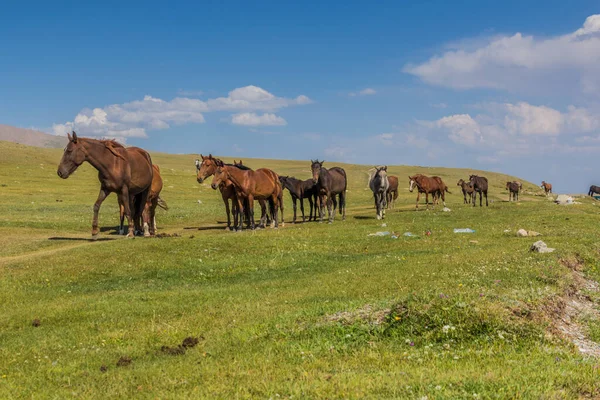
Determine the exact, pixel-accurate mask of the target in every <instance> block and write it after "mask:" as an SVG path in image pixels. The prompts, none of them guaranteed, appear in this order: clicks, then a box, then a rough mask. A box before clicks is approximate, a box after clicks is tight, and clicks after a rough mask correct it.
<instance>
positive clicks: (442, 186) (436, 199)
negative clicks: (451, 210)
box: [432, 176, 452, 206]
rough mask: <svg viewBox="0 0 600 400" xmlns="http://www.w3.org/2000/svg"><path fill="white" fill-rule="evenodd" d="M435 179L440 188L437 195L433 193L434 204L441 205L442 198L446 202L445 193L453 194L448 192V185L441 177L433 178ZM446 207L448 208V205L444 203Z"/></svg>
mask: <svg viewBox="0 0 600 400" xmlns="http://www.w3.org/2000/svg"><path fill="white" fill-rule="evenodd" d="M432 178H433V179H435V180H436V181H437V182H438V184H439V185H440V186H439V190H438V191H436V192H435V193H433V204H434V205H436V204H439V202H440V197H442V199H443V200H444V201H445V198H444V196H443V194H444V193H448V194H452V193H450V191H449V190H448V185H446V184H445V183H444V181H443V180H442V178H440V177H439V176H432ZM444 206H446V203H445V202H444Z"/></svg>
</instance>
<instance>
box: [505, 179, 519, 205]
mask: <svg viewBox="0 0 600 400" xmlns="http://www.w3.org/2000/svg"><path fill="white" fill-rule="evenodd" d="M520 189H521V185H520V182H515V181H513V182H506V190H508V201H513V200H514V201H519V190H520Z"/></svg>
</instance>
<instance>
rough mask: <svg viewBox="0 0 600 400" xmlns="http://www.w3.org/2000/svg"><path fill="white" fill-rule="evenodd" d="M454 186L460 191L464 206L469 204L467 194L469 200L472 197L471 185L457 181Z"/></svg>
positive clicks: (460, 180)
mask: <svg viewBox="0 0 600 400" xmlns="http://www.w3.org/2000/svg"><path fill="white" fill-rule="evenodd" d="M456 186H459V187H460V188H461V189H462V193H463V198H464V204H469V200H467V194H468V195H469V198H471V197H472V195H473V186H471V183H470V182H465V181H464V180H462V179H459V180H458V182H457V183H456Z"/></svg>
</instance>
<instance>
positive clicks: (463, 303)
mask: <svg viewBox="0 0 600 400" xmlns="http://www.w3.org/2000/svg"><path fill="white" fill-rule="evenodd" d="M61 155H62V150H60V149H58V150H56V149H40V148H33V147H27V146H23V145H17V144H12V143H7V142H0V398H32V399H65V398H84V399H86V398H90V399H93V398H153V399H154V398H160V399H166V398H189V399H197V398H220V399H234V398H265V399H268V398H272V399H279V398H295V399H304V398H376V399H382V398H402V399H405V398H406V399H423V398H427V399H445V398H448V399H505V398H518V399H520V398H522V399H530V398H534V399H539V398H550V399H573V398H594V397H598V396H600V363H599V362H598V360H597V359H596V358H595V357H593V356H590V355H586V354H583V353H582V352H581V351H580V350H579V348H578V347H581V346H578V345H577V344H576V343H577V341H574V339H573V334H569V333H565V332H564V329H561V327H563V328H564V326H565V324H566V325H567V326H568V327H570V328H572V329H573V330H576V331H577V332H579V333H580V336H582V337H583V339H582V340H584V341H585V342H586V343H587V344H588V345H589V346H591V347H592V348H595V347H594V346H595V342H594V341H595V340H600V322H598V321H597V319H596V313H595V311H594V304H595V303H596V302H597V300H598V299H599V295H598V293H596V290H595V288H596V285H595V284H594V283H593V281H596V280H598V279H600V270H599V269H598V267H599V265H600V264H599V260H600V253H599V252H600V239H599V235H598V233H599V232H600V230H599V223H600V214H599V212H598V211H599V209H600V206H599V205H596V203H597V202H596V201H595V200H593V199H591V198H589V197H582V198H578V199H577V201H578V202H580V203H581V204H574V205H570V206H559V205H556V204H554V203H553V202H552V201H551V200H550V199H547V198H546V197H545V196H543V194H542V191H541V189H540V188H539V186H538V185H539V183H537V182H536V183H535V184H534V183H530V182H524V181H522V182H523V183H524V185H523V186H524V187H523V188H524V194H522V195H521V201H519V202H518V203H514V202H511V203H509V202H508V192H507V191H506V190H505V184H506V181H507V180H512V179H517V178H516V177H509V176H507V175H502V174H498V173H491V172H483V171H474V170H464V169H448V168H434V167H411V166H400V165H398V166H388V174H391V175H397V176H399V179H400V195H399V198H398V200H397V202H396V208H395V209H394V210H388V212H387V214H386V218H385V220H384V221H378V220H377V219H376V218H375V209H374V206H373V201H372V196H371V192H370V190H369V189H368V187H367V178H368V169H369V168H370V167H371V166H364V165H346V164H333V163H330V162H326V163H325V166H326V167H328V166H329V167H330V166H333V165H339V166H342V167H343V168H345V169H346V171H347V175H348V179H349V187H348V195H347V219H346V221H341V218H340V216H339V215H336V219H335V222H334V223H333V224H331V225H330V224H327V223H323V224H321V223H312V222H311V223H304V224H302V223H298V224H291V223H290V221H291V216H292V214H293V213H292V202H291V199H290V196H289V193H288V192H287V191H286V192H285V195H284V199H285V212H284V217H285V220H286V221H287V222H286V223H285V226H283V227H281V228H280V229H277V230H275V229H263V230H257V231H243V232H226V231H225V229H224V228H225V225H224V221H225V213H224V206H223V203H222V200H221V198H220V195H219V194H218V192H215V191H214V190H212V189H211V188H210V179H208V181H207V182H205V183H204V184H202V185H200V184H198V183H197V182H196V177H195V166H194V160H195V159H196V158H197V155H194V154H190V155H170V154H161V153H154V154H152V157H153V161H154V162H155V163H156V164H158V165H159V166H160V167H161V171H162V176H163V179H164V189H163V192H162V194H161V197H162V198H163V199H164V200H165V201H166V202H167V203H168V205H169V210H168V211H164V210H161V209H159V210H158V211H157V218H156V219H157V224H158V228H159V232H160V233H167V234H169V235H173V234H177V235H173V237H161V238H146V239H145V238H135V239H125V238H124V237H122V236H119V235H117V234H116V228H117V223H118V209H117V200H116V196H115V195H114V194H113V195H111V196H109V197H108V198H107V200H106V201H105V202H104V204H103V206H102V208H101V210H100V220H99V221H100V227H101V229H102V231H101V234H100V239H99V240H98V241H91V240H89V239H90V237H91V220H92V206H93V203H94V201H95V200H96V197H97V194H98V189H99V184H98V180H97V176H96V171H95V170H93V168H92V167H91V166H89V165H88V164H84V165H82V166H81V167H80V168H79V170H78V171H77V172H76V173H75V174H74V175H72V176H71V177H70V178H69V179H67V180H62V179H60V178H59V177H58V176H57V174H56V167H57V165H58V162H59V160H60V157H61ZM223 159H224V160H225V161H227V162H231V161H232V159H231V158H229V157H223ZM244 163H245V164H246V165H248V166H250V167H252V168H260V167H266V168H271V169H273V170H274V171H276V172H277V173H279V174H280V175H291V176H295V177H297V178H303V179H307V178H309V175H310V163H309V161H306V160H305V161H279V160H259V159H247V160H246V159H244ZM401 163H402V160H398V164H401ZM419 172H420V173H424V174H428V175H439V176H440V177H442V178H443V179H444V181H445V182H446V183H447V184H448V186H449V188H450V191H451V192H452V194H449V195H447V198H446V200H447V206H448V207H449V208H450V209H451V211H450V212H443V211H442V207H441V206H436V207H435V208H434V209H431V210H429V211H426V210H425V204H424V202H423V200H422V202H421V205H420V207H419V211H418V212H417V211H415V198H416V193H409V191H408V175H409V174H415V173H419ZM474 172H477V173H479V174H482V175H484V176H487V177H488V179H489V182H490V196H489V199H490V205H489V207H487V208H486V207H485V204H484V207H483V208H480V207H479V206H477V207H475V208H474V207H472V206H470V205H464V204H463V196H462V193H459V188H458V187H457V186H456V182H457V181H458V179H460V178H465V179H466V178H468V175H469V174H470V173H474ZM551 179H552V177H548V180H550V181H551ZM556 189H557V191H560V188H556ZM305 205H306V213H307V215H308V203H307V202H306V204H305ZM298 212H299V210H298ZM382 223H385V224H386V226H382ZM454 228H472V229H474V230H475V231H476V232H475V233H471V234H469V233H462V234H461V233H454V232H453V229H454ZM519 228H524V229H526V230H532V231H537V232H539V233H541V235H542V236H540V237H535V238H532V237H525V238H520V237H517V236H516V231H517V230H518V229H519ZM380 231H381V232H384V231H387V232H390V233H393V234H396V236H398V238H397V239H394V238H392V237H391V236H392V235H391V234H390V235H387V236H369V235H370V234H373V233H376V232H380ZM428 231H429V232H430V233H431V234H430V235H428V234H426V232H428ZM405 232H411V233H412V234H413V235H414V236H410V237H409V236H404V233H405ZM539 239H542V240H543V241H544V242H546V243H547V244H548V246H549V247H553V248H556V251H555V252H553V253H548V254H538V253H532V252H530V251H529V247H530V246H531V244H532V243H533V242H534V241H536V240H539ZM575 298H576V299H580V300H581V302H585V303H586V304H587V305H588V307H587V308H588V310H587V311H586V312H576V313H573V312H571V314H569V311H568V309H569V307H568V304H569V302H570V301H572V300H573V299H575ZM584 308H585V307H584ZM565 320H568V321H567V322H565ZM34 321H35V323H34ZM34 325H37V326H34ZM188 337H192V338H197V339H198V343H197V345H195V346H191V347H183V346H180V344H181V343H182V341H183V340H184V339H185V338H188ZM580 339H581V338H580ZM574 342H575V343H574ZM119 360H121V362H119Z"/></svg>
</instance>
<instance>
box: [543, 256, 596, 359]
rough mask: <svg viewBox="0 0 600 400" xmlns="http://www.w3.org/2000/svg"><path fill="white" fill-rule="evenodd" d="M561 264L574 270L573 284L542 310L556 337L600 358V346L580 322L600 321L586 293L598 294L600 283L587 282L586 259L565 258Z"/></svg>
mask: <svg viewBox="0 0 600 400" xmlns="http://www.w3.org/2000/svg"><path fill="white" fill-rule="evenodd" d="M559 262H560V263H561V264H562V265H564V266H565V267H567V268H569V269H570V270H571V274H572V277H573V282H572V284H571V285H570V286H569V287H567V288H566V289H565V291H564V293H563V294H562V295H560V296H554V297H553V298H551V299H549V300H548V301H546V302H545V303H544V304H543V305H542V306H541V307H540V310H539V311H541V314H542V316H543V317H544V318H545V319H546V320H548V321H549V322H550V326H549V330H550V332H551V333H552V334H555V335H557V336H559V337H562V338H564V339H566V340H568V341H570V342H571V343H573V344H574V345H575V346H576V347H577V349H579V352H580V353H582V354H584V355H589V356H592V357H600V343H597V342H594V341H593V340H590V339H589V338H588V337H587V335H586V332H585V328H584V327H583V326H582V325H581V324H580V322H579V321H582V320H585V319H596V320H600V312H599V311H598V310H597V309H596V307H595V304H594V302H593V301H592V299H591V298H590V296H589V295H588V294H586V292H598V291H599V290H600V289H599V286H598V282H596V281H593V280H591V279H587V278H586V277H585V275H584V274H583V272H582V270H583V259H581V258H580V257H579V256H575V257H571V258H562V259H560V260H559Z"/></svg>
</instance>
